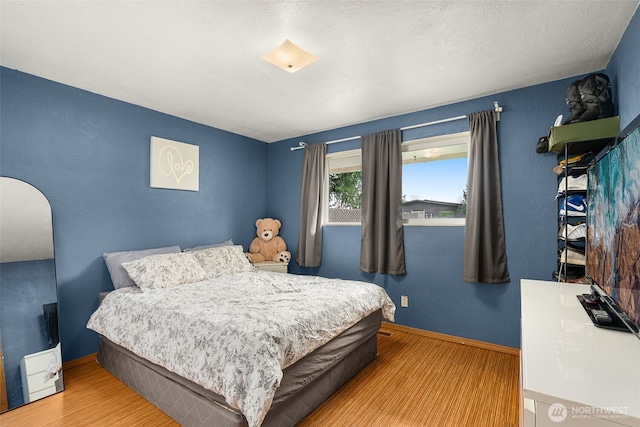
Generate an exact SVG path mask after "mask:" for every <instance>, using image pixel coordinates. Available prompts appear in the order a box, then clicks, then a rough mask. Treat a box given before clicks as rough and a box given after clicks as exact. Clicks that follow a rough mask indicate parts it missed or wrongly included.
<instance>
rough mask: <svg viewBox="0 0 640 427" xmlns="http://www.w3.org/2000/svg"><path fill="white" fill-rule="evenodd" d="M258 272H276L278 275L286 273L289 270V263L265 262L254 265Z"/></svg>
mask: <svg viewBox="0 0 640 427" xmlns="http://www.w3.org/2000/svg"><path fill="white" fill-rule="evenodd" d="M253 265H254V266H255V267H256V268H257V269H258V270H265V271H275V272H276V273H286V272H287V271H288V268H289V263H288V262H275V261H263V262H256V263H255V264H253Z"/></svg>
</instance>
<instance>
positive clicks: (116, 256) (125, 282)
mask: <svg viewBox="0 0 640 427" xmlns="http://www.w3.org/2000/svg"><path fill="white" fill-rule="evenodd" d="M180 251H181V250H180V246H168V247H166V248H154V249H145V250H142V251H123V252H109V253H105V254H103V255H102V258H104V262H105V264H107V269H108V270H109V275H111V281H112V282H113V287H114V289H120V288H126V287H129V286H136V284H135V283H134V282H133V280H131V278H130V277H129V275H128V274H127V272H126V271H125V269H124V268H122V264H123V263H125V262H131V261H135V260H137V259H140V258H144V257H146V256H148V255H156V254H171V253H176V252H180Z"/></svg>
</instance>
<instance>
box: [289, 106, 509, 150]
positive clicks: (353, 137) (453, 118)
mask: <svg viewBox="0 0 640 427" xmlns="http://www.w3.org/2000/svg"><path fill="white" fill-rule="evenodd" d="M493 109H494V111H495V112H496V113H498V118H497V120H498V121H500V113H501V112H502V107H501V106H499V105H498V101H495V102H494V103H493ZM466 118H467V116H466V115H464V116H456V117H449V118H448V119H441V120H434V121H432V122H427V123H420V124H417V125H412V126H405V127H402V128H400V130H402V131H404V130H409V129H417V128H422V127H426V126H431V125H438V124H440V123H447V122H453V121H456V120H462V119H466ZM358 138H361V135H357V136H350V137H348V138H342V139H334V140H333V141H327V142H325V144H327V145H329V144H336V143H338V142H345V141H353V140H354V139H358ZM305 145H307V143H306V142H302V141H300V142H298V146H297V147H291V148H290V150H291V151H296V150H302V149H303V148H304V146H305Z"/></svg>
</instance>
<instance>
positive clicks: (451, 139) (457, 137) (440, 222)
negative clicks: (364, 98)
mask: <svg viewBox="0 0 640 427" xmlns="http://www.w3.org/2000/svg"><path fill="white" fill-rule="evenodd" d="M470 135H471V134H470V132H469V131H464V132H457V133H452V134H445V135H437V136H432V137H427V138H418V139H414V140H410V141H403V142H402V152H403V153H407V152H412V151H417V150H424V149H430V148H436V147H446V146H451V145H459V144H463V143H464V144H466V145H467V158H468V157H469V140H470V137H471V136H470ZM332 161H342V162H343V163H345V164H347V165H352V166H358V167H359V168H358V169H353V170H362V149H361V148H357V149H353V150H345V151H337V152H334V153H329V154H327V155H326V162H325V177H326V178H325V180H324V183H323V192H322V197H323V208H322V226H361V224H362V222H329V174H330V173H331V165H332ZM402 164H403V166H404V165H405V164H406V162H405V161H404V160H403V162H402ZM345 172H348V171H345ZM402 224H403V226H409V227H416V226H417V227H430V226H440V227H442V226H453V227H464V226H465V225H466V218H423V219H411V220H409V219H406V220H405V219H403V221H402Z"/></svg>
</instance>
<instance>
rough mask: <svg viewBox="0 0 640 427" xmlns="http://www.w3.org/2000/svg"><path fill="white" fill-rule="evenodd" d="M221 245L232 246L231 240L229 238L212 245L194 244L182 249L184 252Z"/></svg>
mask: <svg viewBox="0 0 640 427" xmlns="http://www.w3.org/2000/svg"><path fill="white" fill-rule="evenodd" d="M221 246H233V240H231V239H229V240H227V241H226V242H222V243H214V244H213V245H204V246H195V247H193V248H187V249H185V250H184V251H185V252H192V251H201V250H203V249H209V248H219V247H221Z"/></svg>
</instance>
